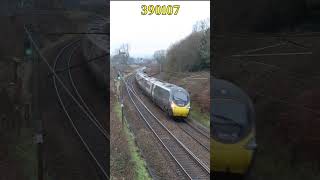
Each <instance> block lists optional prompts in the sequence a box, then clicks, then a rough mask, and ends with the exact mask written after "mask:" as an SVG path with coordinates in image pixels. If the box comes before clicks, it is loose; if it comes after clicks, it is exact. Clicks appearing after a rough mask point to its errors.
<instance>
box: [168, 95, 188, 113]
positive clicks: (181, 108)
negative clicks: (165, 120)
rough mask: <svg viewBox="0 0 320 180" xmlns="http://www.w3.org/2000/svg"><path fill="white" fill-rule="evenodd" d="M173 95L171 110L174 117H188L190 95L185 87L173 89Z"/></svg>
mask: <svg viewBox="0 0 320 180" xmlns="http://www.w3.org/2000/svg"><path fill="white" fill-rule="evenodd" d="M171 94H172V97H171V105H170V106H171V111H172V116H173V117H181V118H186V117H188V115H189V111H190V97H189V94H188V92H187V91H185V90H183V89H173V90H172V93H171Z"/></svg>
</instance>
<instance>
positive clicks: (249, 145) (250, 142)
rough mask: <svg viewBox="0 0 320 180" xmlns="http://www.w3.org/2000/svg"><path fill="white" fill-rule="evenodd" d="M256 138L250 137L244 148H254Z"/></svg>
mask: <svg viewBox="0 0 320 180" xmlns="http://www.w3.org/2000/svg"><path fill="white" fill-rule="evenodd" d="M257 146H258V145H257V143H256V138H254V137H253V138H251V139H250V140H249V141H248V143H247V144H246V146H245V148H246V149H248V150H255V149H256V148H257Z"/></svg>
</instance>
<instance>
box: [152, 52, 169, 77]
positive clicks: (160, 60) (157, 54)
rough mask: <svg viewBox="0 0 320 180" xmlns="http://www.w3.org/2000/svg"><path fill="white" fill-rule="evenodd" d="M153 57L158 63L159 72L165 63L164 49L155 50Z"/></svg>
mask: <svg viewBox="0 0 320 180" xmlns="http://www.w3.org/2000/svg"><path fill="white" fill-rule="evenodd" d="M153 58H154V59H155V60H156V61H157V62H158V64H159V65H160V72H161V71H162V66H163V63H165V60H166V51H165V50H158V51H155V52H154V54H153Z"/></svg>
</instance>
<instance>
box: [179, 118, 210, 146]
mask: <svg viewBox="0 0 320 180" xmlns="http://www.w3.org/2000/svg"><path fill="white" fill-rule="evenodd" d="M178 127H179V128H180V129H182V130H183V131H184V132H185V133H186V134H188V135H189V136H190V137H191V138H192V139H194V140H195V141H196V142H198V143H199V144H200V145H201V146H202V147H203V148H205V149H206V150H207V151H208V152H209V151H210V140H209V139H208V138H207V137H206V136H203V135H202V134H201V133H199V132H198V131H197V130H195V129H194V128H192V127H191V126H189V125H188V124H186V123H183V124H181V123H179V124H178ZM188 127H190V128H188ZM190 129H193V132H194V133H192V132H190ZM195 133H197V134H198V135H200V136H202V137H204V138H205V139H207V140H208V144H207V143H203V142H202V141H201V138H200V137H199V136H197V135H195Z"/></svg>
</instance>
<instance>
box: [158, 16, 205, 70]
mask: <svg viewBox="0 0 320 180" xmlns="http://www.w3.org/2000/svg"><path fill="white" fill-rule="evenodd" d="M159 52H161V51H156V52H155V54H154V58H155V59H156V60H157V61H158V62H159V59H161V58H159ZM161 54H162V53H160V55H161ZM162 59H164V60H162V64H164V70H165V71H168V72H189V71H201V70H209V68H210V24H209V21H208V20H202V21H198V22H197V23H196V24H195V25H194V27H193V32H192V33H191V34H190V35H189V36H187V37H186V38H184V39H183V40H181V41H178V42H176V43H175V44H173V45H172V46H171V47H169V49H168V50H167V53H166V55H165V58H162Z"/></svg>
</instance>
